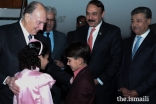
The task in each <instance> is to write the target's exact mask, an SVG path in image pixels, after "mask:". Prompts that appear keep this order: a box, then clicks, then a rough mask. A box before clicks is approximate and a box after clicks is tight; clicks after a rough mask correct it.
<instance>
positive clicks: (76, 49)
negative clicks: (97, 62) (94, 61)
mask: <svg viewBox="0 0 156 104" xmlns="http://www.w3.org/2000/svg"><path fill="white" fill-rule="evenodd" d="M64 55H65V56H66V57H72V58H74V59H78V58H82V59H83V60H84V63H87V64H88V62H89V60H90V47H89V45H88V44H86V43H83V42H73V43H71V44H70V45H69V46H68V47H67V48H66V49H65V51H64Z"/></svg>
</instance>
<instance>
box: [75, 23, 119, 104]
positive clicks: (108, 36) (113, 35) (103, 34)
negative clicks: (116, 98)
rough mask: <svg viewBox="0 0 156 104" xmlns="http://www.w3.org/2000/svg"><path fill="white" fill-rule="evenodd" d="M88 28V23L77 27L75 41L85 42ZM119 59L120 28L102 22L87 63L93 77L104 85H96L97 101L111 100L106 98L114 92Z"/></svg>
mask: <svg viewBox="0 0 156 104" xmlns="http://www.w3.org/2000/svg"><path fill="white" fill-rule="evenodd" d="M88 29H89V26H88V25H86V26H82V27H80V28H79V29H77V31H76V36H77V41H82V42H87V34H88ZM121 60H122V38H121V33H120V29H119V28H118V27H116V26H114V25H110V24H108V23H105V22H102V25H101V27H100V29H99V32H98V35H97V37H96V40H95V43H94V46H93V49H92V52H91V60H90V63H89V69H90V71H91V73H92V75H93V77H94V79H96V78H99V79H100V80H101V81H102V82H103V83H104V85H97V86H96V96H97V100H96V101H97V102H99V103H100V102H101V103H107V101H108V100H109V101H111V98H110V99H108V96H109V95H110V96H112V95H113V94H114V90H115V85H114V84H115V82H114V76H115V74H116V72H117V70H118V68H119V66H120V64H121ZM110 96H109V97H110ZM105 98H106V99H105ZM101 100H102V101H101ZM104 100H105V101H104ZM109 101H108V103H109Z"/></svg>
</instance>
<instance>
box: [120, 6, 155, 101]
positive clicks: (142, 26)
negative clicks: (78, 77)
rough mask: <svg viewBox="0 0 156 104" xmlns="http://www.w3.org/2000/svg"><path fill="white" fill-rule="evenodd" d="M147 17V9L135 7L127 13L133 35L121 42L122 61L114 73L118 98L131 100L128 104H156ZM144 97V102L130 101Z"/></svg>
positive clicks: (152, 36)
mask: <svg viewBox="0 0 156 104" xmlns="http://www.w3.org/2000/svg"><path fill="white" fill-rule="evenodd" d="M151 18H152V12H151V10H150V9H149V8H147V7H137V8H135V9H134V10H133V11H132V12H131V21H132V23H131V27H132V30H133V32H134V33H135V35H133V36H131V37H129V38H127V39H125V40H124V54H123V62H122V66H121V68H120V71H119V72H118V74H117V78H118V88H119V91H120V92H121V93H122V96H124V97H125V98H126V97H127V98H128V97H130V98H132V102H131V104H135V103H137V104H138V103H139V104H145V103H147V104H156V98H155V97H156V35H155V34H154V33H153V31H151V30H150V29H149V24H150V22H151ZM145 96H146V97H147V98H148V99H146V101H145V100H144V101H142V102H133V98H135V97H136V98H137V97H138V98H141V97H142V98H143V97H145ZM140 100H141V99H140ZM123 103H124V104H125V103H129V102H123Z"/></svg>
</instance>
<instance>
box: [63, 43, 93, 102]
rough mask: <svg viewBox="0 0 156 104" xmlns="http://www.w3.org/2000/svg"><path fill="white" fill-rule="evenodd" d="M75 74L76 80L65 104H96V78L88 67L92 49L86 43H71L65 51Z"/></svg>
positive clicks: (68, 63)
mask: <svg viewBox="0 0 156 104" xmlns="http://www.w3.org/2000/svg"><path fill="white" fill-rule="evenodd" d="M64 55H65V56H66V57H67V59H68V62H67V65H69V66H70V67H71V69H72V71H73V73H74V80H73V83H72V85H71V87H70V89H69V92H68V94H67V97H66V100H65V104H94V96H95V84H94V78H93V76H92V75H91V72H90V71H89V67H88V66H87V64H88V62H89V59H90V47H89V45H88V44H86V43H82V42H74V43H71V44H70V45H69V46H68V47H67V48H66V49H65V51H64Z"/></svg>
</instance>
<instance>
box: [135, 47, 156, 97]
mask: <svg viewBox="0 0 156 104" xmlns="http://www.w3.org/2000/svg"><path fill="white" fill-rule="evenodd" d="M151 64H153V71H152V72H151V74H150V75H149V77H148V78H146V79H145V80H144V82H142V83H140V84H139V86H137V87H136V88H135V89H134V90H135V91H136V92H137V93H138V94H139V96H142V95H144V94H145V93H149V92H150V91H152V90H153V89H154V88H156V47H155V50H154V55H153V63H151Z"/></svg>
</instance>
